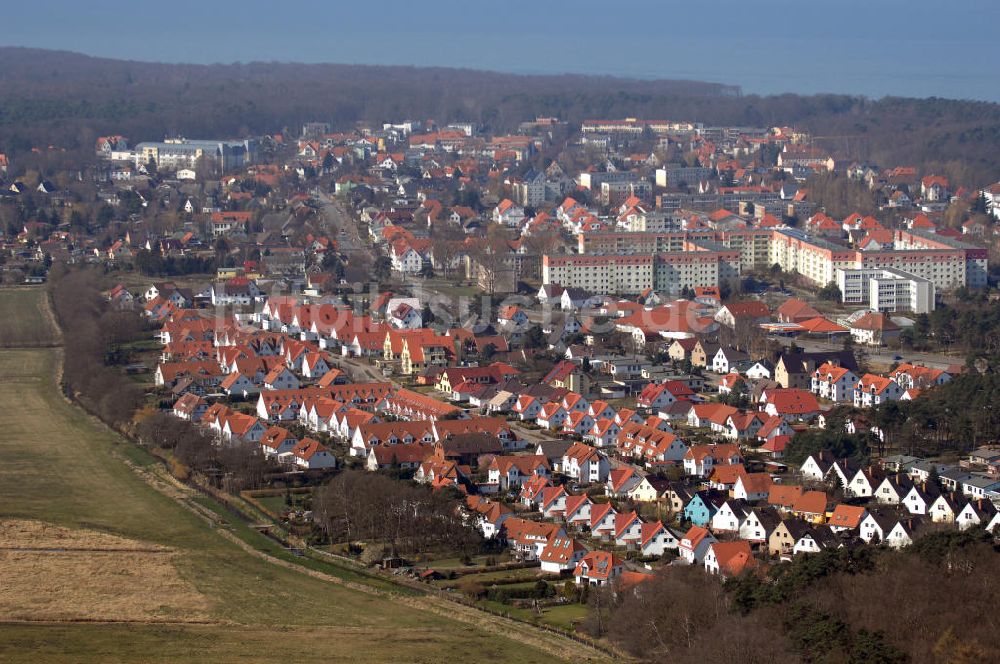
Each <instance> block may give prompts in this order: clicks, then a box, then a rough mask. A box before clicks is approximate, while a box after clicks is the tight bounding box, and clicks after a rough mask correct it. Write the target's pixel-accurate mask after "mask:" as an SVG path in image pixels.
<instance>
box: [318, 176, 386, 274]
mask: <svg viewBox="0 0 1000 664" xmlns="http://www.w3.org/2000/svg"><path fill="white" fill-rule="evenodd" d="M315 194H316V198H317V200H319V202H320V210H321V211H322V213H323V221H324V223H325V225H326V231H327V232H328V233H329V234H330V235H331V236H333V237H335V238H336V239H337V243H338V244H339V245H340V253H342V254H347V255H348V256H350V255H351V254H355V253H362V254H366V255H367V256H368V258H369V259H370V260H372V261H374V259H373V258H372V256H371V251H370V250H369V248H368V245H367V244H366V243H365V242H364V241H363V240H362V239H361V234H360V232H359V231H358V225H357V224H356V223H355V222H354V218H353V217H352V216H351V213H350V212H349V211H348V210H347V208H346V207H345V206H344V203H343V202H342V201H339V200H337V199H336V198H334V197H332V196H330V195H329V194H327V193H324V192H322V191H319V190H317V191H316V192H315ZM341 231H343V234H341Z"/></svg>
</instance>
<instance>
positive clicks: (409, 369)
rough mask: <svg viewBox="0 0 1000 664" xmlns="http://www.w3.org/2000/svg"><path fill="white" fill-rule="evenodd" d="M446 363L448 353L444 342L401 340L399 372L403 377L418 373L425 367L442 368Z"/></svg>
mask: <svg viewBox="0 0 1000 664" xmlns="http://www.w3.org/2000/svg"><path fill="white" fill-rule="evenodd" d="M411 341H412V343H411ZM447 363H448V352H447V347H446V346H445V342H444V341H433V342H427V341H422V340H420V339H412V340H411V339H403V349H402V350H401V351H400V352H399V370H400V371H401V372H402V373H403V374H404V375H407V376H408V375H411V374H415V373H419V372H421V371H423V370H424V369H426V368H427V367H431V366H444V365H446V364H447Z"/></svg>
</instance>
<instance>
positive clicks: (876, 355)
mask: <svg viewBox="0 0 1000 664" xmlns="http://www.w3.org/2000/svg"><path fill="white" fill-rule="evenodd" d="M772 338H773V339H775V340H776V341H778V342H780V343H782V344H784V345H785V346H790V345H791V344H792V342H794V343H795V345H796V346H798V347H799V348H802V349H803V350H806V351H809V352H816V351H830V350H842V349H843V348H844V344H843V342H841V341H816V340H813V339H790V338H788V337H772ZM865 353H866V354H867V355H868V361H869V362H874V363H876V364H892V363H893V362H899V361H900V360H896V359H895V357H896V356H897V355H898V356H900V357H902V358H903V359H904V360H906V361H907V362H917V363H919V364H923V365H926V366H928V367H931V368H934V369H946V368H947V367H948V365H951V364H964V363H965V358H962V357H958V356H954V355H945V354H943V353H918V352H914V351H907V350H892V349H887V348H871V347H867V346H866V347H865Z"/></svg>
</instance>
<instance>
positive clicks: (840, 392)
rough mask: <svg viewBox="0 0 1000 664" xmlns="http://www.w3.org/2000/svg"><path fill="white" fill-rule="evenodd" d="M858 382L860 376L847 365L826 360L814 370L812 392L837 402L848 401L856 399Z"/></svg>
mask: <svg viewBox="0 0 1000 664" xmlns="http://www.w3.org/2000/svg"><path fill="white" fill-rule="evenodd" d="M857 383H858V377H857V376H856V375H855V374H854V372H853V371H851V370H850V369H848V368H847V367H841V366H837V365H835V364H831V363H829V362H824V363H823V364H821V365H819V366H818V367H816V370H815V371H813V374H812V381H811V386H810V392H812V393H813V394H816V395H819V397H820V398H823V399H829V400H830V401H836V402H837V403H841V402H847V401H852V400H853V399H854V386H855V385H857Z"/></svg>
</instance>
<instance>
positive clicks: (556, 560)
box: [538, 537, 587, 574]
mask: <svg viewBox="0 0 1000 664" xmlns="http://www.w3.org/2000/svg"><path fill="white" fill-rule="evenodd" d="M585 555H587V547H585V546H584V545H583V544H582V543H581V542H580V541H578V540H575V539H573V538H571V537H554V538H553V539H551V540H550V541H549V543H548V544H547V545H546V547H545V548H544V549H543V550H542V554H541V555H540V556H538V560H539V562H540V563H541V569H542V571H543V572H546V573H548V574H562V573H563V572H565V571H567V570H573V569H576V565H577V563H578V562H580V560H581V559H582V558H583V557H584V556H585Z"/></svg>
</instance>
